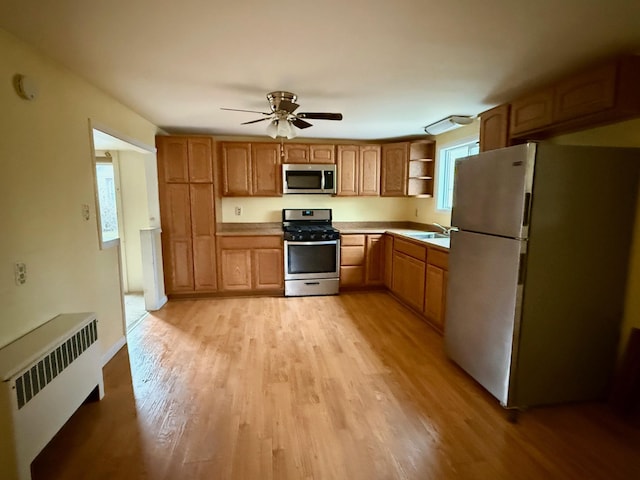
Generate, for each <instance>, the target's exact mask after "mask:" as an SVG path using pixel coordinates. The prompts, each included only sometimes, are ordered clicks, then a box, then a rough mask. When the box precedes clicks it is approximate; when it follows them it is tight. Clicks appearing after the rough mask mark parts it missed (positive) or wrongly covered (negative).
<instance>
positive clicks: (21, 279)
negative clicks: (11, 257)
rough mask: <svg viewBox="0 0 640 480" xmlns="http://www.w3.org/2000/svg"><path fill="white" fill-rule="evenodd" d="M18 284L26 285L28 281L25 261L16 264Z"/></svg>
mask: <svg viewBox="0 0 640 480" xmlns="http://www.w3.org/2000/svg"><path fill="white" fill-rule="evenodd" d="M15 275H16V285H24V284H25V283H27V266H26V265H25V264H24V263H20V262H18V263H16V265H15Z"/></svg>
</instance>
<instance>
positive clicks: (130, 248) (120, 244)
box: [91, 127, 167, 332]
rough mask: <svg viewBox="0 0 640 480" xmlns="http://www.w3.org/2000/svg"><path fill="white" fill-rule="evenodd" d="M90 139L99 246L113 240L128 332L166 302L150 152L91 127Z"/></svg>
mask: <svg viewBox="0 0 640 480" xmlns="http://www.w3.org/2000/svg"><path fill="white" fill-rule="evenodd" d="M91 135H92V140H93V147H94V159H95V165H96V187H97V192H98V204H99V205H98V209H99V211H100V217H101V219H100V225H101V231H102V233H101V235H102V246H103V248H105V242H104V240H105V238H109V239H111V240H113V239H112V238H111V237H114V235H115V238H116V239H117V242H115V245H116V246H117V248H118V258H119V259H120V265H119V266H120V279H121V292H122V310H123V318H124V324H125V325H124V326H125V331H126V332H128V331H130V330H131V329H132V328H134V327H135V326H136V325H138V324H139V323H140V322H141V321H142V320H143V319H144V318H145V317H146V315H147V313H148V312H149V311H153V310H158V309H159V308H160V307H162V305H164V303H166V301H167V300H166V295H165V292H164V281H163V274H162V258H161V248H160V209H159V202H158V180H157V167H156V155H155V149H154V148H153V147H148V146H141V145H138V144H136V143H135V142H131V141H128V140H125V139H123V138H121V137H119V136H117V134H114V133H113V132H107V131H105V129H103V128H97V127H92V128H91ZM105 172H106V173H105ZM101 176H102V177H105V178H101ZM114 225H116V226H115V227H114ZM105 228H107V229H110V230H105ZM114 230H115V233H114Z"/></svg>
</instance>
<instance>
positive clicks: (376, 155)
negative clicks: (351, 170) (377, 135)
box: [358, 145, 381, 196]
mask: <svg viewBox="0 0 640 480" xmlns="http://www.w3.org/2000/svg"><path fill="white" fill-rule="evenodd" d="M380 152H381V149H380V146H379V145H367V146H364V147H360V175H359V176H360V178H359V185H358V187H359V188H358V193H359V195H361V196H378V195H380Z"/></svg>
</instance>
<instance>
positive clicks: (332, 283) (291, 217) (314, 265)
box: [282, 208, 340, 297]
mask: <svg viewBox="0 0 640 480" xmlns="http://www.w3.org/2000/svg"><path fill="white" fill-rule="evenodd" d="M282 229H283V231H284V294H285V296H287V297H294V296H307V295H335V294H337V293H338V289H339V287H340V232H339V231H338V230H336V229H335V228H333V226H332V225H331V209H329V208H316V209H311V210H303V209H290V208H285V209H283V210H282Z"/></svg>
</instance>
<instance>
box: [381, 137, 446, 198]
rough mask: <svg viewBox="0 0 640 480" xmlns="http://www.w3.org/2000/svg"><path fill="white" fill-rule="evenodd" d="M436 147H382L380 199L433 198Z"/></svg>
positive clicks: (410, 144)
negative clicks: (381, 197)
mask: <svg viewBox="0 0 640 480" xmlns="http://www.w3.org/2000/svg"><path fill="white" fill-rule="evenodd" d="M434 153H435V143H434V142H433V141H432V140H420V141H415V142H400V143H389V144H386V145H382V174H381V180H380V195H381V196H383V197H406V196H421V197H423V196H424V197H430V196H432V195H433V180H434V178H433V175H434Z"/></svg>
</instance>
